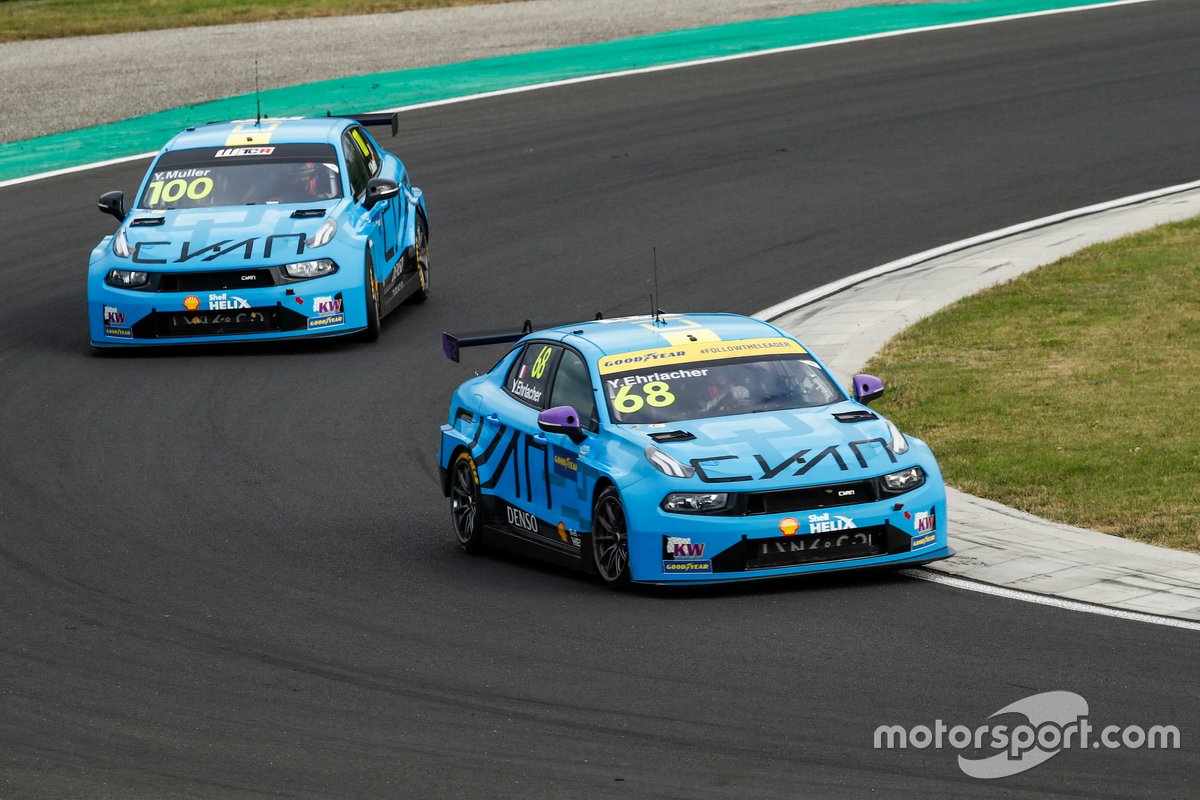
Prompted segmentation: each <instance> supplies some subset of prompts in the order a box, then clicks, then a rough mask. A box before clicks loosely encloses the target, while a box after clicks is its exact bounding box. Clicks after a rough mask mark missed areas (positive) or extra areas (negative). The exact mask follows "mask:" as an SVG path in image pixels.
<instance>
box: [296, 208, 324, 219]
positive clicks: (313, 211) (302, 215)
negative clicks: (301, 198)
mask: <svg viewBox="0 0 1200 800" xmlns="http://www.w3.org/2000/svg"><path fill="white" fill-rule="evenodd" d="M323 216H325V209H323V208H298V209H296V210H295V211H293V212H292V219H309V218H310V217H323Z"/></svg>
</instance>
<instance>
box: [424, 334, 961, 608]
mask: <svg viewBox="0 0 1200 800" xmlns="http://www.w3.org/2000/svg"><path fill="white" fill-rule="evenodd" d="M514 341H515V342H516V345H515V347H513V348H512V349H511V350H510V351H509V352H508V353H507V354H506V355H505V356H504V357H503V358H501V359H500V361H499V362H498V363H497V364H496V365H495V366H494V367H492V369H491V370H490V371H489V372H488V373H487V374H485V375H481V376H479V377H476V378H472V379H471V380H468V381H467V382H466V383H464V384H462V386H460V387H459V388H458V390H457V391H456V392H455V393H454V397H453V399H452V400H451V401H450V415H449V421H448V422H447V423H446V424H445V425H443V426H442V429H441V431H442V435H441V446H440V452H439V455H438V464H439V467H440V470H441V474H442V486H443V490H444V492H445V494H446V496H447V497H449V498H450V507H451V514H452V518H453V524H454V532H455V535H456V536H457V539H458V543H459V545H460V546H461V547H462V549H463V550H465V551H467V552H474V551H477V550H478V549H480V547H481V546H483V545H484V544H485V543H487V544H495V545H499V546H502V547H507V548H509V549H515V550H518V551H522V552H527V553H530V554H536V555H538V556H540V557H543V558H546V559H548V560H551V561H555V562H558V563H561V564H565V565H570V566H573V567H576V568H580V569H583V570H586V571H590V572H594V573H595V574H596V575H598V576H599V577H600V579H601V580H602V581H603V582H604V583H606V584H608V585H610V586H613V587H621V586H625V585H627V584H629V583H630V582H644V583H716V582H723V581H736V580H747V579H760V578H775V577H782V576H787V575H796V574H800V573H810V572H825V571H831V570H845V569H855V568H860V567H883V566H887V567H892V566H899V565H912V564H923V563H926V562H929V561H934V560H937V559H941V558H947V557H949V556H950V555H952V553H953V551H952V550H951V549H950V547H949V546H948V544H947V540H946V490H945V486H944V485H943V483H942V476H941V473H940V471H939V470H938V466H937V462H936V461H935V460H934V457H933V454H932V453H931V452H930V450H929V447H928V446H927V445H926V444H925V443H924V442H921V441H919V440H917V439H913V438H911V437H908V436H905V435H904V434H902V433H901V432H900V431H899V430H897V428H896V426H895V425H893V424H892V423H891V422H889V421H888V420H886V419H884V418H882V417H880V416H879V415H878V414H876V413H874V412H873V411H871V410H870V409H869V408H867V407H866V405H865V404H866V403H868V402H870V401H871V400H873V399H875V398H877V397H879V396H880V395H882V394H883V382H882V381H880V380H879V379H878V378H874V377H872V376H870V375H858V376H855V378H854V397H853V398H851V397H848V396H847V395H846V393H845V392H844V391H843V390H842V389H841V388H840V387H839V386H838V385H837V384H836V383H835V382H834V380H833V379H832V378H831V377H830V375H829V372H828V371H827V370H826V368H825V367H824V365H823V364H821V362H820V361H818V360H817V358H816V357H815V356H813V355H812V354H811V353H810V352H809V351H808V350H807V349H806V348H805V347H804V346H803V345H802V344H801V343H800V342H798V341H796V340H795V339H794V338H792V337H791V336H789V335H788V334H786V333H784V332H783V331H781V330H779V329H778V328H776V327H775V326H773V325H770V324H769V323H766V322H761V321H759V320H755V319H749V318H746V317H741V316H737V315H732V314H694V315H654V316H646V317H632V318H624V319H612V320H604V319H597V320H595V321H591V322H583V323H578V324H572V325H563V326H558V327H554V328H549V329H546V330H541V331H536V332H534V331H533V330H532V326H531V325H530V324H529V323H528V322H527V323H526V328H525V330H524V331H523V332H522V333H498V334H491V335H479V336H471V337H454V336H452V335H450V334H445V335H443V347H444V349H445V351H446V354H447V356H449V357H450V358H451V359H452V360H455V361H457V360H458V356H459V348H460V347H466V346H472V345H482V344H497V343H502V342H514Z"/></svg>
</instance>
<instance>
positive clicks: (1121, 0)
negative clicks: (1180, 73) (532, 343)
mask: <svg viewBox="0 0 1200 800" xmlns="http://www.w3.org/2000/svg"><path fill="white" fill-rule="evenodd" d="M1153 2H1155V0H1112V2H1108V3H1100V4H1091V5H1083V6H1071V7H1069V8H1054V9H1048V10H1046V11H1030V12H1028V13H1025V14H1011V15H1009V16H1005V17H987V18H985V19H976V20H968V21H966V22H951V23H947V24H945V25H928V26H926V27H923V28H906V29H901V30H895V31H883V32H882V33H872V34H868V35H866V36H852V37H849V38H846V39H831V40H829V41H825V42H809V43H807V44H797V45H790V46H788V47H775V48H771V49H769V50H755V51H753V52H750V53H736V54H734V55H728V56H714V57H712V58H700V59H695V60H693V61H680V62H678V63H675V64H659V65H657V66H654V67H641V68H639V69H628V70H623V71H620V72H605V73H602V74H599V75H586V76H583V77H580V78H567V79H564V80H559V81H548V82H546V83H534V84H530V85H528V86H514V87H512V88H510V89H498V90H496V91H494V92H480V93H479V94H468V95H463V96H461V97H448V98H446V99H444V100H432V101H430V102H428V103H415V104H413V105H408V106H397V107H396V108H388V109H382V110H381V111H379V112H376V113H392V112H397V111H416V110H418V109H422V108H434V107H436V106H445V105H451V104H453V103H467V102H470V101H472V100H484V99H486V98H489V97H503V96H504V95H509V94H518V93H521V92H533V91H538V90H541V89H551V88H554V87H557V86H572V85H574V84H577V83H589V82H591V81H601V80H608V79H610V78H624V77H628V76H630V75H645V74H648V73H651V72H664V71H666V70H672V69H686V68H688V67H697V66H702V65H704V64H721V63H724V62H726V61H740V60H742V59H746V58H759V57H761V56H771V55H777V54H779V53H794V52H796V51H799V50H812V49H814V48H817V47H833V46H835V45H843V44H852V43H854V42H869V41H873V40H876V39H888V38H892V37H895V36H908V35H910V34H914V33H928V32H929V31H943V30H952V29H954V28H969V27H973V26H975V25H989V24H991V23H995V22H1010V21H1012V20H1018V19H1031V18H1033V17H1048V16H1052V15H1056V14H1072V13H1075V12H1078V11H1092V10H1094V9H1101V8H1113V7H1115V6H1129V5H1137V4H1139V3H1153ZM155 152H157V151H155ZM154 155H155V153H141V154H139V155H136V156H125V157H123V158H114V159H109V160H108V161H97V162H95V163H92V164H80V165H79V166H77V167H66V168H64V169H56V170H53V171H51V172H40V173H38V174H36V175H29V176H27V177H24V178H12V179H9V180H6V181H0V189H3V188H5V187H8V186H16V185H18V184H22V183H29V182H31V181H37V180H42V179H43V178H53V177H57V176H59V175H70V174H71V173H75V172H83V171H85V170H90V169H97V168H99V167H107V166H112V165H113V164H124V163H126V162H129V161H138V160H139V159H143V158H151V157H152V156H154Z"/></svg>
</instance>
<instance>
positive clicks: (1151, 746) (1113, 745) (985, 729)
mask: <svg viewBox="0 0 1200 800" xmlns="http://www.w3.org/2000/svg"><path fill="white" fill-rule="evenodd" d="M1003 715H1015V716H1018V717H1023V718H1024V720H1025V721H1023V722H1017V723H1015V724H1008V725H1005V724H1000V723H999V722H995V723H989V724H984V725H979V726H977V727H975V728H970V727H968V726H966V725H947V724H946V723H945V722H943V721H942V720H940V719H937V720H934V723H933V725H916V726H914V727H911V728H905V727H903V726H902V725H880V726H879V727H878V728H876V729H875V739H874V745H875V749H876V750H907V749H909V748H915V749H917V750H927V749H930V748H932V749H935V750H941V749H943V748H945V747H946V746H947V745H948V746H950V747H952V748H954V749H955V750H960V751H961V750H971V751H973V752H974V753H979V752H981V751H983V752H986V751H989V750H990V751H992V752H991V753H990V754H987V755H978V756H976V755H972V756H966V755H961V754H960V755H959V756H958V768H959V769H961V770H962V771H963V772H964V773H966V774H967V775H969V776H970V777H972V778H979V779H981V780H991V779H994V778H1007V777H1009V776H1010V775H1017V774H1019V773H1021V772H1025V771H1026V770H1030V769H1033V768H1034V767H1036V766H1038V765H1039V764H1044V763H1045V762H1047V761H1049V760H1050V759H1051V758H1054V756H1056V755H1058V754H1059V753H1060V752H1062V751H1063V750H1071V749H1075V750H1099V749H1101V748H1103V749H1106V750H1116V749H1118V748H1122V747H1126V748H1129V749H1131V750H1139V749H1146V750H1178V749H1179V747H1180V743H1179V741H1180V737H1179V728H1177V727H1176V726H1174V725H1154V726H1152V727H1150V728H1143V727H1140V726H1138V725H1126V726H1124V727H1122V726H1119V725H1107V726H1105V727H1103V728H1097V727H1095V726H1094V725H1093V724H1092V723H1091V721H1090V720H1089V719H1088V703H1087V700H1084V699H1083V698H1082V697H1081V696H1079V695H1077V694H1075V693H1074V692H1043V693H1041V694H1035V695H1033V696H1031V697H1026V698H1024V699H1022V700H1018V701H1017V702H1015V703H1010V704H1009V705H1007V706H1005V707H1004V708H1002V709H1000V710H999V711H997V712H995V713H993V714H992V715H990V716H989V717H988V719H989V720H991V719H995V718H996V717H1000V716H1003ZM996 751H998V752H996Z"/></svg>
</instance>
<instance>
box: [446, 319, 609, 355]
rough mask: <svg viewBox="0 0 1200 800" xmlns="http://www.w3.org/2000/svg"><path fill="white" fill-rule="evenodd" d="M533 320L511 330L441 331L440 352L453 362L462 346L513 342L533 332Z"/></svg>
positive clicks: (574, 322)
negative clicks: (462, 332) (466, 332)
mask: <svg viewBox="0 0 1200 800" xmlns="http://www.w3.org/2000/svg"><path fill="white" fill-rule="evenodd" d="M596 319H604V316H603V314H596ZM578 322H579V321H578V320H570V321H568V322H557V323H555V324H553V325H540V326H538V327H539V329H546V328H561V327H565V326H567V325H574V324H577V323H578ZM533 330H534V329H533V321H532V320H528V319H527V320H525V322H524V324H523V325H521V330H519V331H513V330H506V331H480V332H478V333H468V334H464V335H462V336H456V335H454V334H453V333H447V332H446V331H442V352H443V353H444V354H445V356H446V358H448V359H450V360H451V361H453V362H454V363H455V364H457V363H458V360H459V352H458V351H459V349H460V348H463V347H483V346H485V345H489V344H509V343H510V342H515V341H517V340H519V339H521V338H522V337H524V336H528V335H529V334H531V333H533Z"/></svg>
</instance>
